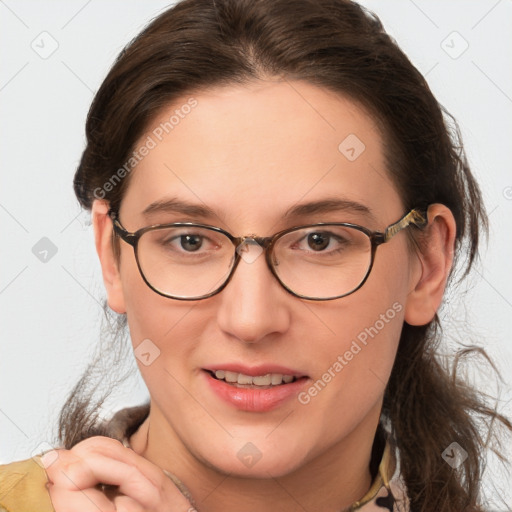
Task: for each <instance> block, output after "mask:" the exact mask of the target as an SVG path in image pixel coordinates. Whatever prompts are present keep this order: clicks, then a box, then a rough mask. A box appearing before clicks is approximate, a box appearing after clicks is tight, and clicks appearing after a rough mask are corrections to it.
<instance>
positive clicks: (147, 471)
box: [71, 436, 162, 485]
mask: <svg viewBox="0 0 512 512" xmlns="http://www.w3.org/2000/svg"><path fill="white" fill-rule="evenodd" d="M71 451H72V452H74V453H75V454H77V455H79V456H80V457H81V458H82V459H84V458H86V457H87V456H88V455H89V454H91V453H97V454H100V455H104V456H107V457H109V458H111V459H115V460H118V461H119V462H124V463H125V464H130V465H132V466H136V467H138V468H139V469H140V471H141V473H143V474H144V475H145V476H146V477H147V478H148V479H149V480H151V481H152V482H153V483H154V484H155V485H157V484H158V483H159V482H161V478H162V470H161V469H160V468H159V467H158V466H156V465H155V464H153V463H152V462H150V461H148V460H147V459H145V458H144V457H142V456H140V455H138V454H137V453H135V452H134V451H133V450H132V449H130V448H126V447H125V446H123V444H122V443H120V442H119V441H117V440H116V439H111V438H108V437H103V436H95V437H91V438H88V439H86V440H84V441H82V442H80V443H78V444H77V445H75V446H74V447H73V448H72V449H71Z"/></svg>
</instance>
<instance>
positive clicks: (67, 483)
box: [43, 436, 196, 512]
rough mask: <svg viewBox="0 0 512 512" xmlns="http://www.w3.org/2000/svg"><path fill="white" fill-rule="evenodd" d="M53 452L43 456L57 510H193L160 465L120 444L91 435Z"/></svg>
mask: <svg viewBox="0 0 512 512" xmlns="http://www.w3.org/2000/svg"><path fill="white" fill-rule="evenodd" d="M55 452H56V453H57V455H58V457H57V458H56V460H55V453H53V452H52V453H51V454H49V456H48V457H47V458H46V461H48V460H50V461H51V460H54V462H53V463H51V464H50V465H49V466H48V467H46V474H47V476H48V481H49V484H48V489H49V493H50V498H51V500H52V503H53V507H54V508H55V512H71V511H73V512H74V511H77V510H80V512H196V510H195V509H194V508H193V507H192V505H191V504H190V502H189V501H188V500H187V499H186V498H185V496H183V495H182V494H181V492H180V491H179V490H178V488H177V487H176V486H175V485H174V483H173V482H172V481H171V479H170V478H169V477H167V476H166V475H165V474H164V472H163V471H162V470H161V469H160V468H159V467H158V466H156V465H154V464H153V463H151V462H149V461H148V460H146V459H145V458H144V457H141V456H140V455H137V454H136V453H135V452H134V451H133V450H130V449H129V448H126V447H124V446H123V445H122V444H121V443H120V442H119V441H116V440H114V439H110V438H108V437H101V436H97V437H91V438H89V439H86V440H84V441H82V442H80V443H78V444H77V445H76V446H74V447H73V448H71V450H55ZM44 462H45V460H44V459H43V463H44ZM101 484H106V485H107V488H106V489H104V485H101ZM108 486H118V487H116V488H112V487H108Z"/></svg>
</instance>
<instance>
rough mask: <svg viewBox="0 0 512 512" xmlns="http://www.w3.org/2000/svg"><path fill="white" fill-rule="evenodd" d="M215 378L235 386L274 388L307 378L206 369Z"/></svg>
mask: <svg viewBox="0 0 512 512" xmlns="http://www.w3.org/2000/svg"><path fill="white" fill-rule="evenodd" d="M205 371H206V372H207V373H209V374H210V375H211V376H212V377H213V378H214V379H215V380H219V381H222V382H225V383H226V384H229V385H231V386H233V387H235V388H245V389H272V388H275V387H277V386H284V385H287V384H292V383H294V382H295V381H297V380H299V379H301V378H305V377H302V376H300V375H289V374H284V373H266V374H264V375H246V374H244V373H239V372H234V371H229V370H215V371H214V370H205Z"/></svg>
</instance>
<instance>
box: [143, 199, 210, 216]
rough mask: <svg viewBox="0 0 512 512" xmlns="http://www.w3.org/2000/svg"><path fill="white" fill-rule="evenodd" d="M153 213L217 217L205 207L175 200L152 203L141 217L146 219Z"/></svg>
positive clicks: (161, 200)
mask: <svg viewBox="0 0 512 512" xmlns="http://www.w3.org/2000/svg"><path fill="white" fill-rule="evenodd" d="M154 213H182V214H183V215H189V216H191V217H217V214H216V213H215V212H214V211H213V210H212V209H211V208H208V206H206V205H201V204H195V203H189V202H186V201H182V200H178V199H176V198H171V199H160V200H158V201H154V202H153V203H151V204H150V205H149V206H147V207H146V208H145V209H144V210H143V212H142V215H144V216H145V217H148V216H149V215H151V214H154Z"/></svg>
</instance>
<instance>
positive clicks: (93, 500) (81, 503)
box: [48, 485, 116, 512]
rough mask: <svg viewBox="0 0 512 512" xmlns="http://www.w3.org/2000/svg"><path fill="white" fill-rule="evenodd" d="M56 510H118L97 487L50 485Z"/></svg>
mask: <svg viewBox="0 0 512 512" xmlns="http://www.w3.org/2000/svg"><path fill="white" fill-rule="evenodd" d="M48 490H49V493H50V498H51V500H52V504H53V508H54V510H58V511H61V510H64V511H68V510H73V511H75V510H79V511H80V512H116V508H115V505H114V503H113V502H112V501H110V500H109V499H108V498H107V497H106V496H105V495H104V494H103V493H102V492H101V491H99V490H96V489H75V490H74V491H70V490H69V489H63V488H62V487H57V486H55V485H50V486H49V489H48Z"/></svg>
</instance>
